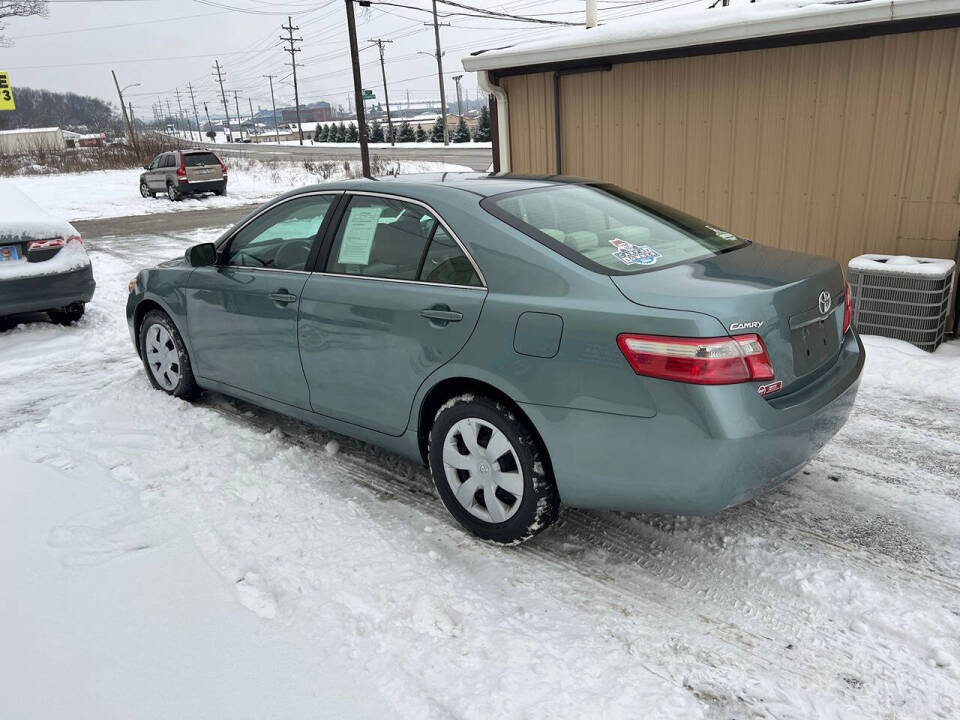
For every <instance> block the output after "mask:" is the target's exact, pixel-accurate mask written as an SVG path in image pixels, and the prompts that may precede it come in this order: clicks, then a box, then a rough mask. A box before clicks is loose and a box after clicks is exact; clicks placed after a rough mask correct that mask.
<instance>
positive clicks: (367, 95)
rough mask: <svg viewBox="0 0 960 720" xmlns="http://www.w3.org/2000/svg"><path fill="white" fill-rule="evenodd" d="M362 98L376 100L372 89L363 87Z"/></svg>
mask: <svg viewBox="0 0 960 720" xmlns="http://www.w3.org/2000/svg"><path fill="white" fill-rule="evenodd" d="M363 99H364V100H376V99H377V96H376V95H374V94H373V90H367V89H366V88H364V89H363Z"/></svg>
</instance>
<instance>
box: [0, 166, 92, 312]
mask: <svg viewBox="0 0 960 720" xmlns="http://www.w3.org/2000/svg"><path fill="white" fill-rule="evenodd" d="M95 289H96V283H95V282H94V279H93V267H92V266H91V264H90V257H89V256H88V255H87V251H86V250H85V249H84V247H83V240H82V239H81V238H80V233H78V232H77V230H76V228H74V227H73V225H71V224H70V223H68V222H66V221H64V220H60V219H59V218H55V217H53V216H52V215H49V214H48V213H47V212H46V211H45V210H43V209H42V208H41V207H40V206H38V205H37V204H36V203H35V202H34V201H33V200H31V199H30V198H29V197H27V196H26V195H24V194H23V193H22V192H21V191H20V190H19V189H18V188H16V187H15V186H14V185H13V184H11V183H10V182H8V181H4V182H0V317H2V316H5V315H14V314H19V313H29V312H46V313H47V314H48V315H49V316H50V319H51V320H53V321H54V322H58V323H62V324H69V323H71V322H73V321H74V320H79V319H80V318H81V317H82V316H83V311H84V306H85V304H86V303H88V302H90V300H91V299H92V298H93V292H94V290H95Z"/></svg>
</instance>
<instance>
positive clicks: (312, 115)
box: [277, 103, 333, 123]
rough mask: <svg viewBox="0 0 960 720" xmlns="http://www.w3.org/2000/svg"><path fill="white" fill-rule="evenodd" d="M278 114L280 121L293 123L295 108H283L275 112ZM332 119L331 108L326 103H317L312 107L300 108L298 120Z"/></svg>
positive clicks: (295, 114)
mask: <svg viewBox="0 0 960 720" xmlns="http://www.w3.org/2000/svg"><path fill="white" fill-rule="evenodd" d="M277 114H278V115H279V116H280V118H279V119H280V122H284V123H295V122H296V121H297V110H296V108H283V109H282V110H280V111H279V112H278V113H277ZM328 120H333V110H332V109H331V108H330V105H329V104H328V103H317V104H316V105H314V106H313V107H301V108H300V122H302V123H308V122H313V123H316V122H326V121H328Z"/></svg>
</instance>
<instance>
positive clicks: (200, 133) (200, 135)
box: [187, 83, 203, 142]
mask: <svg viewBox="0 0 960 720" xmlns="http://www.w3.org/2000/svg"><path fill="white" fill-rule="evenodd" d="M187 90H189V91H190V102H191V104H192V105H193V119H194V120H196V121H197V140H198V141H200V142H203V131H202V130H201V129H200V116H199V115H198V114H197V99H196V98H195V97H194V96H193V84H192V83H187Z"/></svg>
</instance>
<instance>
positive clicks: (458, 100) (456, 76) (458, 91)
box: [453, 75, 463, 120]
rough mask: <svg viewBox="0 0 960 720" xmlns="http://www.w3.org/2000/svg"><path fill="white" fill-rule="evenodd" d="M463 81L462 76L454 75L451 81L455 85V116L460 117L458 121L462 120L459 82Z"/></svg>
mask: <svg viewBox="0 0 960 720" xmlns="http://www.w3.org/2000/svg"><path fill="white" fill-rule="evenodd" d="M462 79H463V75H454V76H453V81H454V82H455V83H456V84H457V115H459V116H460V119H461V120H463V104H462V103H461V101H460V80H462Z"/></svg>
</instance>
